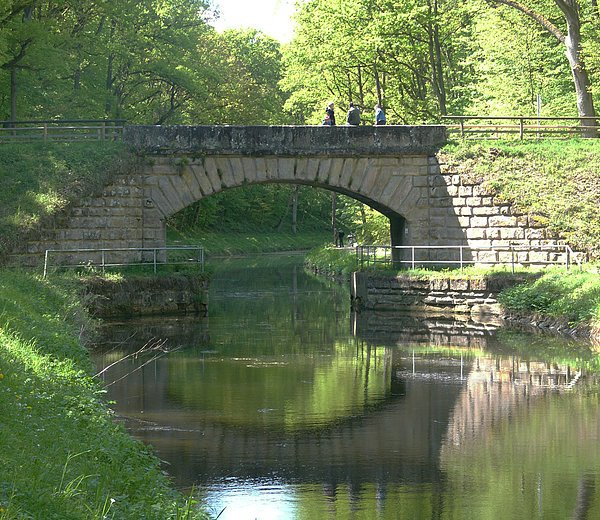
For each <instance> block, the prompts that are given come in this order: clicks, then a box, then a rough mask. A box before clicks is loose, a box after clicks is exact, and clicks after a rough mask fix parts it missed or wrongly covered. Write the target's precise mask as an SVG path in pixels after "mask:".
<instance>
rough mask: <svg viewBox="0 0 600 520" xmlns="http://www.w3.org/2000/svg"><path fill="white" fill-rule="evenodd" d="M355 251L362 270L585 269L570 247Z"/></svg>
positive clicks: (377, 248)
mask: <svg viewBox="0 0 600 520" xmlns="http://www.w3.org/2000/svg"><path fill="white" fill-rule="evenodd" d="M355 251H356V259H357V264H358V265H359V266H360V267H361V268H363V267H369V266H373V267H375V266H383V267H388V266H389V267H398V268H403V267H404V268H406V267H408V268H409V269H416V268H417V267H426V266H454V267H459V268H460V269H463V268H464V267H466V266H469V265H509V266H511V269H512V271H513V272H514V271H515V268H516V267H548V266H564V267H565V268H566V269H570V268H571V266H572V265H573V264H575V265H577V267H578V269H579V270H580V271H581V270H582V264H581V260H580V259H579V258H578V255H577V254H576V253H575V252H574V251H573V250H572V249H571V248H570V247H569V246H568V245H567V244H551V245H538V246H530V245H524V244H509V245H506V246H490V247H473V246H468V245H454V246H452V245H450V246H382V245H359V246H356V248H355Z"/></svg>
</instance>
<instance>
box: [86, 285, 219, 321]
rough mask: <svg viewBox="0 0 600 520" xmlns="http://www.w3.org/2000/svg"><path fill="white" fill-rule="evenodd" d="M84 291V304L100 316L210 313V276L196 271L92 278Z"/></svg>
mask: <svg viewBox="0 0 600 520" xmlns="http://www.w3.org/2000/svg"><path fill="white" fill-rule="evenodd" d="M82 293H83V294H82V301H83V302H84V305H85V306H86V307H87V309H88V310H89V311H90V313H91V314H92V315H93V316H96V317H99V318H117V317H128V316H145V315H169V314H199V315H201V316H206V315H207V313H208V280H207V279H206V278H205V277H201V276H195V275H174V276H169V277H136V278H131V279H122V280H113V279H107V278H90V279H88V280H86V281H85V285H84V289H83V291H82Z"/></svg>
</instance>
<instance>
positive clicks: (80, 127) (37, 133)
mask: <svg viewBox="0 0 600 520" xmlns="http://www.w3.org/2000/svg"><path fill="white" fill-rule="evenodd" d="M124 125H125V120H124V119H60V120H32V121H0V143H8V142H12V143H14V142H21V141H83V140H90V141H118V140H120V139H121V138H122V136H123V127H124Z"/></svg>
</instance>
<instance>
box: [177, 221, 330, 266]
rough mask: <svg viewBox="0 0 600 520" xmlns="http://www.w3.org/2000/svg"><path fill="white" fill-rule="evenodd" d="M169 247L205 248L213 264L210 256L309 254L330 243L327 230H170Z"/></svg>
mask: <svg viewBox="0 0 600 520" xmlns="http://www.w3.org/2000/svg"><path fill="white" fill-rule="evenodd" d="M167 242H168V244H169V245H196V244H199V245H202V246H204V248H205V250H206V254H207V256H208V259H209V261H210V257H211V256H228V255H241V254H253V253H271V252H276V251H308V250H310V249H312V248H315V247H318V246H321V245H323V244H326V243H328V242H331V233H330V232H328V231H305V232H302V233H297V234H295V235H294V234H291V233H283V232H281V233H279V232H275V231H248V232H246V233H239V232H231V231H227V230H222V231H218V232H217V231H190V232H187V233H182V232H178V231H175V230H172V229H171V230H169V233H168V236H167Z"/></svg>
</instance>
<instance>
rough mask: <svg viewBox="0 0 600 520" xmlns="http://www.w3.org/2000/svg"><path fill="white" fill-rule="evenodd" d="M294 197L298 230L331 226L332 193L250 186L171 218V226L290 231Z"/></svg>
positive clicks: (212, 198)
mask: <svg viewBox="0 0 600 520" xmlns="http://www.w3.org/2000/svg"><path fill="white" fill-rule="evenodd" d="M294 194H297V200H298V206H297V213H296V227H297V230H299V231H315V230H323V229H327V228H328V227H330V224H329V222H330V218H331V217H330V211H331V209H330V208H331V202H330V196H329V193H328V192H326V191H324V190H319V189H316V188H312V187H305V186H300V187H297V186H292V185H285V184H266V185H261V184H258V185H250V186H244V187H243V188H236V189H232V190H226V191H224V192H221V193H218V194H216V195H212V196H210V197H207V198H205V199H202V200H200V201H199V202H196V203H195V204H192V205H190V206H189V207H187V208H185V209H184V210H182V211H180V212H179V213H178V214H177V215H175V216H174V217H173V218H171V219H170V221H169V226H170V227H172V228H174V229H178V230H184V229H199V230H200V229H201V230H215V229H224V228H225V229H228V230H230V231H234V232H246V231H251V230H254V231H261V232H263V231H265V232H271V231H273V230H279V231H285V232H290V231H292V203H293V195H294Z"/></svg>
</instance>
